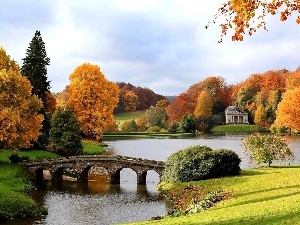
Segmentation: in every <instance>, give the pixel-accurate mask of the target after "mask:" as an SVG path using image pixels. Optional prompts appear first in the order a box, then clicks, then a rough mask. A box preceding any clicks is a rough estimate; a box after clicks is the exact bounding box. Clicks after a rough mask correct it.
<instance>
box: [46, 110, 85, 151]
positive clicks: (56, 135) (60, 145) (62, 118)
mask: <svg viewBox="0 0 300 225" xmlns="http://www.w3.org/2000/svg"><path fill="white" fill-rule="evenodd" d="M47 149H48V150H50V151H52V152H55V153H57V154H59V155H62V156H71V155H79V154H82V152H83V147H82V144H81V131H80V127H79V124H78V122H77V119H76V117H75V115H74V114H73V112H72V110H71V109H70V108H69V107H66V108H61V107H58V108H57V110H56V111H55V113H54V114H53V116H52V118H51V129H50V134H49V145H48V146H47Z"/></svg>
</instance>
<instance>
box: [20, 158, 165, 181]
mask: <svg viewBox="0 0 300 225" xmlns="http://www.w3.org/2000/svg"><path fill="white" fill-rule="evenodd" d="M22 164H23V165H24V166H26V167H27V168H28V170H29V171H30V172H31V173H32V174H33V175H34V176H35V178H36V179H42V174H43V172H44V171H49V172H48V177H50V178H51V179H52V180H62V179H69V178H70V177H73V178H76V179H74V181H75V180H77V181H87V180H88V174H89V171H90V170H91V168H92V167H94V166H95V167H100V168H104V169H105V170H106V171H107V173H108V177H109V181H110V182H111V183H120V177H121V175H120V172H121V170H123V169H125V168H128V169H131V170H133V171H134V172H135V173H136V175H137V183H138V184H146V179H147V176H148V171H152V170H153V171H155V172H157V173H158V175H159V176H161V173H162V171H163V169H164V163H163V162H161V161H155V160H147V159H141V158H133V157H126V156H105V155H103V156H73V157H69V158H59V159H55V160H43V161H34V162H24V163H22ZM43 175H45V174H43ZM71 180H72V179H71Z"/></svg>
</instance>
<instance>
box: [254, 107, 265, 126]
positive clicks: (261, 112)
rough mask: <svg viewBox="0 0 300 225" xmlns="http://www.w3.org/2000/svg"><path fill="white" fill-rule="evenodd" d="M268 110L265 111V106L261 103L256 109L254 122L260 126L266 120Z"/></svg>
mask: <svg viewBox="0 0 300 225" xmlns="http://www.w3.org/2000/svg"><path fill="white" fill-rule="evenodd" d="M266 119H267V118H266V112H265V107H264V106H263V105H262V104H260V105H259V106H258V108H257V110H256V111H255V115H254V123H255V124H256V125H258V126H260V125H261V124H262V123H263V122H265V121H266Z"/></svg>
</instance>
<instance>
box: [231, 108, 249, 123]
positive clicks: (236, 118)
mask: <svg viewBox="0 0 300 225" xmlns="http://www.w3.org/2000/svg"><path fill="white" fill-rule="evenodd" d="M225 118H226V123H227V124H228V123H231V124H238V123H249V122H248V113H246V112H240V111H239V109H238V108H237V107H236V106H228V107H227V108H226V109H225Z"/></svg>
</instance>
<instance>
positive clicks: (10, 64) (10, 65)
mask: <svg viewBox="0 0 300 225" xmlns="http://www.w3.org/2000/svg"><path fill="white" fill-rule="evenodd" d="M19 69H20V68H19V65H18V64H17V62H16V61H15V60H12V59H11V58H10V56H9V55H8V54H7V53H6V51H5V49H4V48H2V46H1V45H0V70H5V71H8V70H13V71H16V72H18V71H19Z"/></svg>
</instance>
